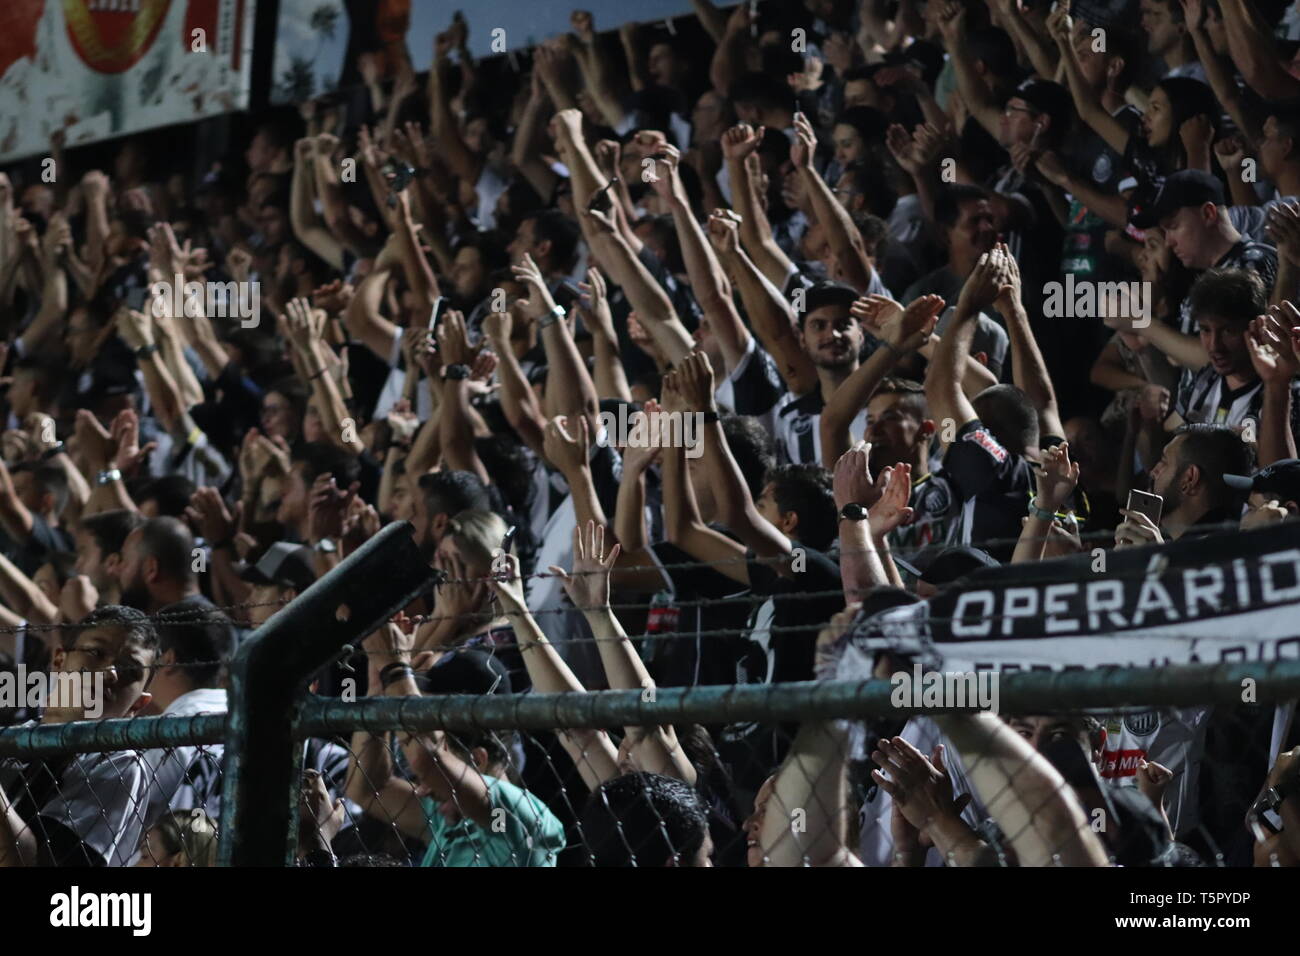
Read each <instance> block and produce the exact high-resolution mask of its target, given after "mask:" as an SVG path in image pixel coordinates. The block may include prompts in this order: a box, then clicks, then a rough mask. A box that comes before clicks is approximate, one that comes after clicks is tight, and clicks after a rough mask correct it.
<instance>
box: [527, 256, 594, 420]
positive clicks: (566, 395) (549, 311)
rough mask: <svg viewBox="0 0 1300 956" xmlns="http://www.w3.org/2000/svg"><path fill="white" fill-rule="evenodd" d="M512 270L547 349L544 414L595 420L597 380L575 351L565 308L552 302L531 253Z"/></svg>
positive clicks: (576, 350) (529, 313)
mask: <svg viewBox="0 0 1300 956" xmlns="http://www.w3.org/2000/svg"><path fill="white" fill-rule="evenodd" d="M513 271H514V274H515V278H516V279H518V280H519V281H520V282H522V283H523V284H524V285H525V286H526V287H527V289H528V298H527V299H526V300H524V302H523V305H522V308H523V309H524V311H525V313H526V314H527V315H528V316H529V317H530V318H532V319H534V320H535V321H536V322H537V327H538V329H539V330H540V332H541V339H542V347H543V348H544V349H545V351H546V365H547V374H546V385H547V388H546V396H545V403H546V405H545V407H546V413H547V416H548V417H554V416H556V415H566V416H572V415H582V416H583V417H585V418H586V419H587V420H588V421H589V422H591V423H594V422H595V420H596V411H597V409H598V407H599V404H600V402H599V400H598V399H597V397H596V383H595V382H593V381H592V380H591V375H590V373H589V372H588V371H587V363H586V362H585V361H584V360H583V358H582V356H581V355H580V354H578V347H577V346H576V345H575V344H574V342H573V334H572V333H571V332H570V331H569V323H568V322H567V321H566V319H565V315H564V310H563V309H561V308H560V307H559V306H557V305H556V304H555V300H554V299H553V298H552V297H551V293H550V290H549V289H547V288H546V281H545V279H543V278H542V273H541V270H540V269H538V268H537V263H535V262H533V259H532V256H530V255H528V254H527V253H525V254H524V257H523V260H522V261H521V262H520V263H519V264H518V265H516V266H514V267H513Z"/></svg>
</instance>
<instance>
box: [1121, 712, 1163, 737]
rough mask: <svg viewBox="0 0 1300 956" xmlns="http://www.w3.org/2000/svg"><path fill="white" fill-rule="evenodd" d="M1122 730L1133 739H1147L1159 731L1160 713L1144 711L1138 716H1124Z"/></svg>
mask: <svg viewBox="0 0 1300 956" xmlns="http://www.w3.org/2000/svg"><path fill="white" fill-rule="evenodd" d="M1124 729H1125V730H1127V731H1128V732H1129V733H1130V734H1132V735H1133V736H1134V737H1149V736H1151V734H1154V733H1155V732H1156V731H1157V730H1159V729H1160V712H1159V711H1156V710H1145V711H1143V712H1142V713H1140V714H1125V715H1124Z"/></svg>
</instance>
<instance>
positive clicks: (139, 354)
mask: <svg viewBox="0 0 1300 956" xmlns="http://www.w3.org/2000/svg"><path fill="white" fill-rule="evenodd" d="M158 348H159V346H158V343H157V342H150V343H149V344H148V345H142V346H140V347H139V348H138V349H136V350H135V357H136V358H148V357H149V356H150V355H153V353H154V352H157V351H158Z"/></svg>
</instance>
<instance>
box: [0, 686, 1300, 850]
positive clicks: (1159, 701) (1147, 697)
mask: <svg viewBox="0 0 1300 956" xmlns="http://www.w3.org/2000/svg"><path fill="white" fill-rule="evenodd" d="M1247 672H1248V673H1249V675H1250V676H1249V677H1246V676H1244V675H1246V674H1247ZM1246 679H1249V680H1251V681H1254V682H1255V684H1254V689H1255V695H1254V696H1255V698H1256V699H1255V701H1254V702H1252V703H1242V701H1241V697H1242V693H1241V690H1242V682H1243V680H1246ZM1298 689H1300V665H1298V664H1297V663H1296V662H1280V663H1276V664H1273V665H1268V666H1260V665H1257V664H1244V665H1218V666H1216V667H1191V668H1170V669H1165V670H1146V671H1140V670H1127V671H1111V672H1109V673H1100V672H1069V673H1055V674H1045V673H1044V674H1038V673H1029V674H1019V675H1009V676H1006V677H1005V678H1003V679H1002V680H1001V681H1000V686H999V687H998V688H997V692H998V696H999V698H1000V700H999V701H998V704H999V707H1000V710H1001V714H1002V716H1000V717H998V716H994V715H992V714H990V713H987V712H983V713H977V712H973V711H971V710H965V711H962V712H950V713H942V711H943V710H944V709H945V708H944V706H943V705H940V706H939V707H930V706H927V705H926V703H925V701H924V700H923V699H919V698H918V699H917V700H915V701H911V702H904V703H901V704H900V702H899V695H898V682H896V681H894V682H891V681H867V682H843V681H829V682H820V683H802V684H788V685H768V686H764V687H759V686H749V687H744V686H733V687H712V688H689V689H674V688H660V689H658V690H657V692H656V693H655V694H654V695H653V699H651V697H650V696H649V695H647V694H645V693H643V692H636V691H604V692H593V693H585V694H523V695H514V694H511V695H492V696H479V697H469V696H459V695H450V696H426V697H418V698H417V697H404V696H398V697H375V698H367V699H364V700H361V701H358V702H356V703H346V702H342V701H338V700H329V699H324V698H313V699H311V700H309V701H308V702H307V704H306V705H305V706H304V708H303V710H302V712H301V714H300V717H299V720H298V722H297V727H296V730H295V734H296V735H297V740H296V742H295V754H294V756H295V761H296V762H297V763H299V764H300V765H301V768H302V773H301V774H300V776H299V778H298V779H299V780H300V786H299V787H297V788H295V797H296V801H297V803H298V820H297V825H296V827H295V828H294V829H293V830H292V832H291V833H290V837H289V844H288V846H289V852H288V853H287V856H286V862H297V863H298V864H299V865H328V866H334V865H338V866H412V865H426V866H550V865H561V866H563V865H588V864H593V863H594V864H596V865H602V866H605V865H640V866H663V865H671V864H673V863H677V864H679V865H697V864H702V863H703V862H704V861H706V860H710V861H711V862H712V863H713V865H720V866H745V865H749V866H760V865H764V866H808V865H813V866H827V865H859V864H862V865H868V866H891V865H904V866H922V865H945V864H946V865H954V866H979V865H995V866H996V865H1003V866H1006V865H1019V866H1040V865H1064V866H1079V865H1097V866H1104V865H1110V864H1121V865H1126V866H1178V865H1187V866H1190V865H1220V866H1225V865H1251V864H1252V863H1253V864H1256V865H1284V864H1288V863H1294V862H1295V857H1294V855H1293V854H1294V849H1293V848H1292V847H1291V846H1290V844H1289V843H1288V842H1287V838H1288V836H1289V834H1288V831H1287V827H1286V822H1287V821H1286V820H1285V817H1286V816H1288V815H1293V811H1292V810H1290V809H1288V808H1287V807H1286V805H1285V803H1286V802H1285V800H1283V801H1282V802H1281V803H1280V804H1278V805H1273V804H1271V803H1270V799H1271V798H1270V787H1276V786H1277V785H1278V784H1279V783H1280V782H1282V781H1281V777H1282V776H1283V774H1282V773H1281V771H1285V769H1286V767H1285V765H1282V766H1281V771H1279V769H1278V767H1279V765H1278V764H1277V763H1276V762H1274V763H1273V764H1272V765H1270V754H1271V745H1272V746H1275V745H1276V743H1277V740H1278V739H1279V738H1278V736H1277V731H1278V728H1279V726H1280V725H1281V723H1284V722H1285V718H1286V707H1285V705H1282V706H1279V705H1278V703H1277V702H1278V701H1280V700H1285V699H1286V698H1287V697H1294V696H1295V695H1296V694H1297V692H1298ZM1099 701H1100V702H1102V704H1103V705H1104V706H1103V707H1102V708H1100V709H1099V708H1098V707H1097V706H1096V705H1097V703H1098V702H1099ZM1139 702H1145V703H1139ZM1085 705H1087V706H1085ZM559 728H564V729H559ZM738 728H747V729H751V733H750V735H749V737H748V740H749V745H750V746H755V747H757V745H756V744H755V741H757V740H758V739H759V737H758V736H755V735H754V734H753V733H752V729H753V728H757V729H758V731H759V736H761V738H762V748H767V749H755V750H754V751H753V752H752V753H751V754H750V758H751V759H750V760H749V761H748V766H747V765H746V764H745V763H742V762H738V761H734V760H731V761H728V760H727V759H726V753H727V742H728V741H729V740H731V739H733V736H734V732H735V731H736V730H737V729H738ZM225 732H226V726H225V720H224V719H223V718H221V717H212V716H207V717H193V718H145V719H138V720H134V721H101V722H81V723H77V724H68V725H63V726H54V727H42V728H27V729H20V730H9V731H5V732H3V733H2V734H0V753H3V754H4V755H5V756H4V762H3V765H2V769H0V783H2V785H3V789H4V792H5V793H6V794H7V795H8V804H7V806H6V808H5V809H6V814H7V816H8V818H9V819H10V820H13V819H14V818H18V819H20V820H22V821H23V822H24V823H25V824H26V826H27V827H28V828H29V830H28V831H27V832H30V834H31V836H32V838H33V840H32V841H30V842H33V843H34V844H35V845H36V847H37V851H38V855H37V858H36V859H35V860H32V861H30V862H36V863H43V864H47V865H48V864H64V865H67V864H79V863H82V862H84V860H82V859H79V858H78V856H77V854H78V853H84V849H85V848H86V847H90V848H91V849H92V850H94V851H96V852H97V853H98V854H99V856H100V857H101V858H102V861H103V862H107V863H109V864H110V865H208V864H211V863H213V862H214V861H215V858H216V854H215V849H216V848H215V843H216V840H217V836H218V833H217V831H218V821H220V820H221V819H222V815H223V808H222V806H221V801H222V798H223V794H222V786H221V784H222V768H223V764H224V763H225V760H226V756H225V755H223V753H222V746H221V743H220V741H221V740H222V739H223V737H224V734H225ZM1224 741H1230V742H1231V747H1228V748H1224V747H1223V742H1224ZM1270 771H1272V773H1270ZM226 792H227V793H231V792H232V791H231V789H230V788H229V787H227V788H226ZM168 793H170V797H167V796H166V794H168ZM275 802H277V798H276V796H275V794H274V793H271V792H266V791H264V792H262V793H261V795H260V800H259V803H260V804H261V805H262V806H263V807H265V806H266V805H270V804H272V803H275ZM255 809H256V808H255ZM1291 832H1292V833H1294V824H1293V826H1292V828H1291ZM20 835H21V834H20ZM228 839H229V840H232V841H238V840H240V839H243V836H242V835H241V834H238V833H234V834H230V835H228ZM234 849H235V848H232V852H233V851H234ZM261 849H265V848H261Z"/></svg>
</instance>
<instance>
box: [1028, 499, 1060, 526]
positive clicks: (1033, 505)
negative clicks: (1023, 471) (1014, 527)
mask: <svg viewBox="0 0 1300 956" xmlns="http://www.w3.org/2000/svg"><path fill="white" fill-rule="evenodd" d="M1029 513H1030V514H1031V515H1033V516H1034V517H1035V518H1041V519H1042V520H1043V521H1055V520H1056V512H1055V511H1048V510H1047V509H1046V508H1040V507H1039V506H1038V497H1037V496H1034V497H1033V498H1031V499H1030V501H1029Z"/></svg>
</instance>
